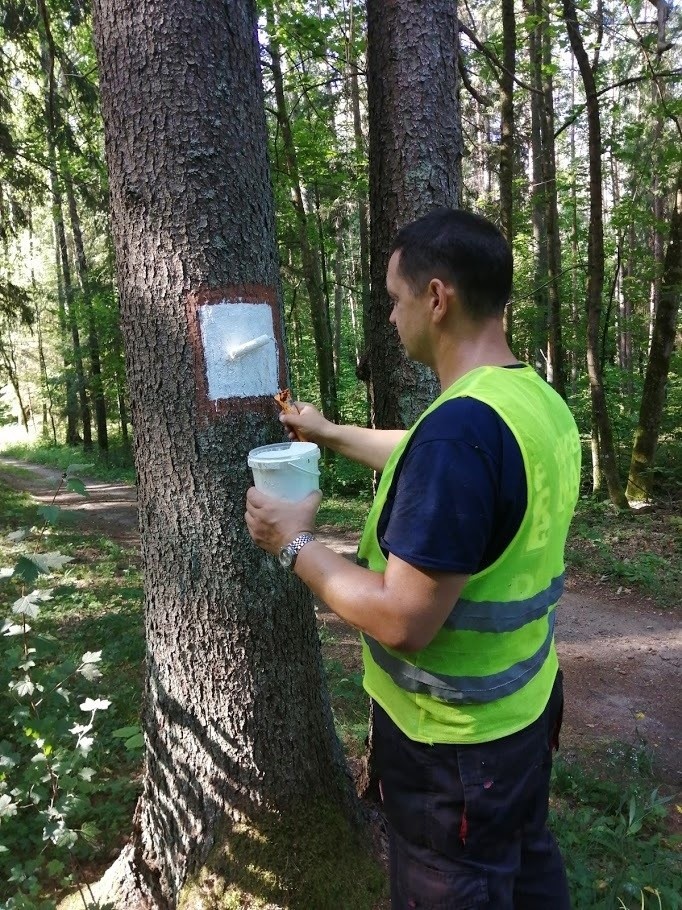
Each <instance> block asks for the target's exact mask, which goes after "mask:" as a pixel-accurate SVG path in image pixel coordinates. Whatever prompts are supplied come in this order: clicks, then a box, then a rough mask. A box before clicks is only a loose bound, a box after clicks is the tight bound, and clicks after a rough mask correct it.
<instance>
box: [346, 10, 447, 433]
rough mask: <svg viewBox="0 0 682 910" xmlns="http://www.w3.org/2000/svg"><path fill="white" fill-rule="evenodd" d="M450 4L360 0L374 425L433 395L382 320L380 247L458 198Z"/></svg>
mask: <svg viewBox="0 0 682 910" xmlns="http://www.w3.org/2000/svg"><path fill="white" fill-rule="evenodd" d="M457 54H458V25H457V7H456V3H453V2H451V0H432V2H430V3H422V2H420V0H404V2H402V3H385V2H383V0H368V3H367V56H368V61H367V65H368V96H369V167H370V178H369V182H370V251H371V299H370V306H369V309H368V311H367V312H365V314H364V317H365V318H364V325H365V339H366V344H367V358H366V359H367V365H368V368H369V383H370V397H371V401H372V411H373V423H374V425H375V426H377V427H383V428H386V427H393V428H396V427H407V426H410V424H412V423H413V422H414V420H415V418H416V417H417V416H418V415H419V414H420V413H421V412H422V411H423V410H424V408H425V407H426V406H427V405H428V404H430V403H431V401H433V399H434V397H435V396H436V395H437V393H438V385H437V382H436V380H435V378H434V376H433V374H432V373H431V371H430V370H427V369H426V368H425V367H423V366H421V365H420V364H415V363H411V362H409V361H408V360H407V358H406V356H405V353H404V351H403V350H402V349H401V346H400V342H399V340H398V336H397V334H396V332H395V330H394V328H393V327H392V326H391V325H390V324H389V322H388V317H389V311H390V306H389V300H388V296H387V294H386V267H387V265H388V249H389V245H390V242H391V240H392V238H393V236H394V235H395V233H396V231H397V230H398V228H400V227H401V226H402V225H404V224H405V223H406V222H409V221H412V220H413V219H415V218H418V217H419V216H421V215H424V214H426V213H427V212H429V211H430V210H432V209H434V208H436V207H438V206H445V205H447V206H456V205H457V204H458V201H459V198H460V187H459V183H458V177H459V160H460V158H461V154H462V140H461V129H460V121H459V104H458V99H457Z"/></svg>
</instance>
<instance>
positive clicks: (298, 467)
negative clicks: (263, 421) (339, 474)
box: [248, 442, 320, 502]
mask: <svg viewBox="0 0 682 910" xmlns="http://www.w3.org/2000/svg"><path fill="white" fill-rule="evenodd" d="M319 460H320V450H319V449H318V447H317V446H316V445H315V443H314V442H280V443H277V444H276V445H272V446H259V447H258V448H257V449H251V451H250V452H249V457H248V464H249V467H250V468H251V470H252V471H253V482H254V485H255V487H256V489H257V490H260V491H261V493H267V494H268V496H277V497H278V498H279V499H288V500H289V501H290V502H298V501H299V500H300V499H305V497H306V496H307V495H308V494H309V493H312V492H313V490H319V489H320V471H319V468H318V466H317V465H318V461H319Z"/></svg>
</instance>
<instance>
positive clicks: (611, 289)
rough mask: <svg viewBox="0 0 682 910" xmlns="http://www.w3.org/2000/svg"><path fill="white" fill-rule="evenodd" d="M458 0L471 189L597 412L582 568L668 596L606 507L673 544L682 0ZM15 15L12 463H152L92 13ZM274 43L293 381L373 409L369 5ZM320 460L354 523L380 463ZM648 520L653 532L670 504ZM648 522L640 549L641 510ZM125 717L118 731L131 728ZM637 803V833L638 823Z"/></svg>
mask: <svg viewBox="0 0 682 910" xmlns="http://www.w3.org/2000/svg"><path fill="white" fill-rule="evenodd" d="M458 15H459V39H460V47H459V57H458V68H459V87H458V94H459V104H460V116H461V129H462V135H463V150H464V154H463V158H462V161H461V173H460V174H459V175H458V185H459V187H460V196H461V198H460V200H459V201H460V204H461V205H462V206H464V207H466V208H471V209H473V210H475V211H479V212H481V213H482V214H484V215H486V216H488V217H489V218H491V219H492V220H493V221H495V222H496V223H497V224H499V225H500V227H501V228H502V230H503V231H504V232H505V234H506V236H507V237H508V238H509V239H510V242H511V243H512V245H513V249H514V255H515V266H516V272H515V282H514V292H513V297H512V301H511V304H510V307H509V309H508V313H507V330H508V334H509V336H510V339H511V343H512V347H513V348H514V350H515V351H516V353H517V355H518V356H519V358H520V359H523V360H526V361H528V362H530V363H533V364H534V365H535V366H536V368H537V369H538V370H539V371H540V372H541V373H542V374H543V375H544V376H545V377H546V378H547V380H548V381H549V382H551V383H552V384H553V385H554V386H555V387H556V388H557V389H558V390H559V391H560V393H561V394H563V395H565V397H566V398H567V400H568V402H569V404H570V406H571V408H572V410H573V413H574V415H575V416H576V420H577V421H578V424H579V428H580V431H581V435H582V437H583V440H584V443H585V456H586V457H585V459H584V476H583V489H582V493H583V496H584V502H583V508H584V510H585V515H587V516H589V520H590V521H592V526H591V528H590V530H589V531H587V532H586V534H587V537H588V538H589V541H590V545H591V547H592V549H591V550H590V549H589V548H587V551H586V553H585V552H583V553H581V552H580V549H579V548H578V550H577V551H576V555H575V559H576V561H580V560H581V559H582V560H583V565H582V568H584V569H585V570H586V571H588V570H590V569H591V570H592V571H593V572H596V573H597V574H599V573H600V572H602V570H603V569H604V565H605V563H606V565H607V569H608V571H613V570H614V566H615V565H616V563H617V564H618V571H619V572H620V573H621V575H620V578H621V580H622V581H623V584H633V583H634V584H637V583H643V584H645V585H648V586H649V589H650V590H658V591H660V592H663V599H664V600H665V601H666V602H667V603H672V602H673V601H674V600H675V594H674V591H675V589H676V587H677V585H678V583H679V559H678V560H677V563H678V569H677V570H676V569H675V564H674V562H673V560H671V559H670V553H666V552H665V551H664V550H659V551H653V552H644V553H636V552H634V551H633V550H632V548H631V549H629V550H628V551H627V552H625V553H624V554H623V556H622V558H621V559H614V557H613V550H614V546H615V544H616V543H618V538H617V535H615V541H612V540H611V539H609V537H608V533H609V531H608V528H607V526H608V525H609V524H610V523H612V522H613V520H614V519H613V517H612V513H611V512H607V511H606V507H605V506H604V505H599V503H600V502H601V503H604V502H607V503H610V504H611V505H612V506H614V507H616V508H618V509H620V510H625V509H627V508H628V507H629V505H637V506H641V505H642V504H646V506H647V508H651V505H652V504H654V505H655V507H656V508H657V509H658V512H657V513H656V514H657V515H658V516H662V518H661V520H662V522H663V523H664V524H665V525H666V527H667V529H668V533H669V537H668V538H666V540H674V538H675V536H677V537H678V539H679V528H680V525H679V502H680V491H681V489H682V467H681V464H682V459H680V445H681V444H682V379H681V378H680V369H679V367H680V359H681V357H682V354H681V352H680V324H679V300H680V286H681V282H682V277H681V273H682V217H681V209H682V201H681V198H680V197H681V196H682V159H681V153H680V148H682V127H681V121H682V98H681V95H680V79H681V78H682V63H681V60H680V55H681V50H680V27H681V21H680V16H679V10H676V9H675V8H673V7H670V6H668V5H667V4H665V3H663V2H658V3H651V2H646V3H630V4H628V3H624V2H621V3H610V2H598V3H592V2H585V3H581V4H580V6H579V9H578V10H577V11H576V10H575V8H574V7H573V5H572V4H571V3H570V2H564V4H563V5H562V6H554V5H552V4H549V5H545V4H543V3H541V2H539V0H524V2H523V3H513V2H509V0H502V2H501V3H499V2H490V3H481V4H476V5H475V6H474V5H471V6H469V5H467V4H466V3H463V4H461V5H460V7H459V11H458ZM2 17H3V18H2V32H3V44H2V56H1V58H0V153H1V155H2V157H1V158H0V219H1V230H0V237H1V240H2V247H1V250H0V381H5V380H6V386H5V387H4V388H3V390H2V398H0V421H1V422H2V423H3V424H4V427H3V428H0V433H2V437H1V438H2V440H3V442H4V445H5V447H6V451H7V452H8V453H10V454H14V455H17V454H20V455H23V456H25V457H28V458H30V459H32V460H34V461H35V460H41V461H44V462H47V463H53V464H61V465H63V466H66V465H67V464H69V463H74V462H79V461H83V462H88V463H97V464H98V466H99V469H100V470H101V471H102V472H104V474H105V475H108V476H109V477H113V476H116V477H119V478H128V479H130V480H134V478H135V474H134V469H133V466H132V454H131V444H130V436H131V430H130V423H131V421H130V400H129V396H128V388H127V384H126V377H125V355H124V346H123V342H122V337H121V334H120V326H119V307H118V296H117V289H116V282H115V264H114V252H113V242H112V237H111V229H110V221H109V208H108V180H107V170H106V165H105V161H104V143H103V126H102V119H101V112H100V99H99V92H98V75H97V64H96V59H95V52H94V48H93V39H92V23H91V18H90V9H89V5H88V4H87V3H80V2H63V0H62V2H57V0H38V2H37V3H36V4H33V3H21V2H4V3H3V4H2ZM567 22H569V23H571V22H576V23H577V27H576V28H570V27H567ZM259 38H260V42H261V52H262V53H261V65H262V69H263V79H264V87H265V95H266V116H267V123H268V130H269V146H270V147H269V157H270V164H271V169H272V177H273V181H274V191H275V199H276V212H277V219H276V224H277V239H278V247H279V257H280V273H281V279H282V288H283V304H284V307H283V311H284V321H285V327H286V334H287V340H288V351H289V362H290V370H291V386H292V388H293V390H294V393H295V395H296V396H297V397H298V398H300V399H305V400H311V401H314V402H317V403H318V404H319V405H320V406H321V407H322V408H323V410H324V411H325V413H326V414H327V415H328V416H329V417H331V418H332V419H339V420H342V421H350V422H355V423H360V424H368V423H371V422H372V420H373V419H374V418H375V417H376V413H375V410H374V408H373V404H374V402H373V401H372V399H371V396H368V391H367V384H366V380H367V378H368V366H367V359H366V356H365V352H366V333H365V327H366V326H367V324H368V322H369V318H368V317H369V316H371V308H372V306H373V305H374V304H373V300H374V299H376V298H373V296H372V292H373V291H376V288H374V289H372V288H371V287H370V275H371V268H370V261H369V257H370V248H369V240H368V237H369V210H370V199H369V195H370V194H369V187H370V168H371V167H372V163H371V162H370V161H369V160H368V153H367V148H368V140H367V137H368V122H367V111H368V97H367V92H368V88H367V81H366V22H365V9H364V4H361V3H353V2H351V0H339V2H304V0H298V2H295V0H291V2H283V0H282V2H264V3H263V4H262V5H261V19H260V30H259ZM424 40H428V39H426V38H425V39H424ZM397 126H398V130H400V129H403V130H404V131H405V135H407V134H408V133H409V132H410V131H411V130H413V125H412V124H410V123H409V122H404V123H401V124H398V125H397ZM424 162H425V166H426V167H427V166H428V151H427V150H425V153H424ZM385 306H386V313H387V302H385ZM389 367H390V363H389V360H388V359H387V363H386V375H384V376H383V377H381V376H380V375H378V373H377V370H379V371H380V365H379V366H377V363H376V362H375V363H373V364H372V369H373V370H374V380H375V382H376V381H377V380H378V381H379V382H382V383H383V384H384V385H389V386H390V383H391V375H390V371H389ZM412 416H415V415H412ZM403 422H405V423H409V415H407V416H406V417H405V418H404V419H403ZM323 476H324V485H325V490H326V492H327V493H328V494H329V496H330V501H333V502H335V503H337V504H338V508H339V509H340V510H341V511H342V512H343V510H345V512H344V514H345V515H349V514H351V515H352V516H353V517H352V518H351V519H347V518H346V519H345V520H346V521H351V522H352V521H355V520H356V516H357V514H358V512H357V508H356V506H357V504H358V503H359V504H360V505H362V503H363V502H366V501H367V500H368V498H369V496H370V495H371V488H372V478H371V475H370V474H369V472H367V471H364V470H362V469H359V468H357V467H355V466H353V465H351V464H349V463H347V462H344V461H343V460H342V459H336V460H333V461H332V460H327V462H326V464H325V470H324V472H323ZM69 482H70V484H71V485H72V488H73V489H77V488H78V481H76V480H75V479H74V478H71V479H70V481H69ZM638 513H641V516H640V515H639V514H638V516H637V519H635V520H639V521H640V523H641V522H644V521H646V520H647V514H650V513H647V512H646V510H641V509H638ZM595 529H596V530H595ZM676 532H677V534H676ZM633 536H634V537H635V538H636V540H637V541H638V542H639V544H641V539H642V535H641V524H640V531H639V532H638V533H637V534H635V535H633ZM625 537H626V538H628V534H626V535H625ZM675 546H677V545H675V544H674V543H673V553H674V554H677V553H678V552H679V551H678V550H676V549H675ZM595 548H596V551H597V554H598V555H599V557H600V559H597V560H596V561H595V552H594V550H595ZM607 551H608V553H607ZM586 554H587V555H586ZM590 561H592V562H593V565H590V566H588V565H585V563H589V562H590ZM676 572H677V574H676ZM676 579H677V581H676ZM88 653H89V652H88ZM340 679H342V680H344V679H345V677H343V676H340ZM343 685H344V684H343V683H342V684H341V688H342V689H343ZM346 694H347V693H346ZM344 697H345V696H344ZM127 720H128V721H129V723H128V724H127V725H126V726H122V727H121V728H120V729H123V730H126V729H127V730H129V731H130V730H132V729H133V727H134V726H135V718H134V717H130V718H128V719H127ZM355 722H356V723H357V722H358V721H357V718H356V719H355ZM136 736H137V733H135V732H132V733H131V734H130V736H129V741H133V740H135V737H136ZM131 748H132V749H133V750H134V748H135V746H132V747H131ZM571 786H573V784H571ZM0 799H1V797H0ZM652 805H653V807H654V808H653V809H652V810H651V811H650V812H649V810H647V812H649V814H650V815H651V814H654V815H655V814H656V811H658V809H660V804H659V803H658V802H657V800H656V799H654V801H653V804H652ZM627 811H628V813H632V812H634V815H633V816H632V818H630V820H629V822H630V828H632V827H633V826H634V825H635V824H636V823H638V822H639V816H638V815H637V812H636V809H635V810H633V809H632V806H631V804H628V807H627ZM645 814H646V812H645ZM640 827H641V826H640ZM627 830H629V829H627ZM656 836H658V835H656ZM619 843H620V842H619ZM62 846H64V845H62ZM67 846H68V845H67ZM54 861H55V862H60V860H54ZM39 865H40V864H39ZM41 869H42V866H41ZM35 871H36V870H31V869H28V871H27V870H26V869H25V870H24V873H25V875H26V876H28V877H30V876H31V875H33V874H34V872H35ZM62 871H63V870H60V869H57V867H54V869H53V873H54V875H53V877H55V876H56V878H57V879H58V878H59V876H60V875H61V874H62ZM24 873H21V872H20V873H17V875H18V876H19V877H20V876H21V874H24ZM37 879H40V875H37ZM645 880H646V876H645V877H644V878H641V880H640V879H638V881H639V882H640V885H643V883H644V882H645ZM575 882H576V880H575V877H574V880H573V883H574V887H577V885H576V884H575ZM649 884H650V886H651V887H652V888H654V890H655V885H656V882H655V881H653V880H652V881H651V882H650V883H649ZM586 887H587V886H586ZM595 887H596V886H595ZM598 890H599V889H598V888H597V891H598ZM635 891H637V898H638V899H639V896H640V893H641V896H642V900H644V899H645V895H644V891H641V892H640V891H638V890H637V889H635ZM609 893H612V894H613V895H616V894H617V888H615V887H614V889H613V890H612V892H611V891H610V892H609ZM651 893H652V894H653V893H654V892H653V891H652V892H651ZM616 899H617V898H616V896H614V897H613V901H614V903H613V906H619V905H618V904H616V903H615V901H616ZM594 905H595V906H600V904H598V903H595V904H594ZM27 906H28V905H27ZM584 906H588V904H587V903H584ZM590 906H591V905H590ZM604 906H607V904H604ZM652 906H655V905H654V904H652ZM664 906H665V905H664ZM671 906H672V904H671Z"/></svg>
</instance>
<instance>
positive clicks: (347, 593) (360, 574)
mask: <svg viewBox="0 0 682 910" xmlns="http://www.w3.org/2000/svg"><path fill="white" fill-rule="evenodd" d="M294 571H295V572H296V574H297V575H298V577H299V578H300V579H301V581H303V582H304V583H305V584H306V585H307V586H308V587H309V588H310V589H311V590H312V591H313V593H314V594H316V595H317V596H318V597H319V598H320V599H321V600H323V601H324V602H325V603H326V604H327V606H328V607H329V608H330V609H331V610H333V611H334V613H336V614H337V616H340V617H341V619H344V620H345V621H346V622H347V623H349V624H350V625H351V626H355V628H357V629H360V631H361V632H366V633H367V634H368V635H371V636H372V638H376V640H377V641H378V642H381V644H382V645H386V646H387V647H389V648H395V649H396V650H397V651H405V652H408V653H410V652H413V651H420V650H421V649H422V648H425V647H426V646H427V645H428V644H430V642H431V641H432V640H433V638H434V637H435V635H436V633H437V632H438V631H439V629H440V628H441V627H442V625H443V623H444V622H445V620H446V619H447V617H448V616H449V615H450V613H451V612H452V609H453V607H454V606H455V604H456V603H457V600H458V598H459V595H460V593H461V592H462V589H463V588H464V585H465V584H466V582H467V580H468V578H469V576H468V575H456V574H454V573H450V572H432V571H430V570H425V569H418V568H416V567H415V566H411V565H410V564H409V563H407V562H404V561H403V560H402V559H399V558H398V557H397V556H393V555H392V554H389V557H388V565H387V566H386V571H385V572H383V573H381V572H372V571H370V570H369V569H364V568H362V567H361V566H358V565H354V564H353V563H350V562H349V561H348V560H347V559H344V558H343V557H342V556H339V554H338V553H335V552H334V551H333V550H330V549H329V548H328V547H325V546H324V545H323V544H321V543H320V542H319V541H317V540H313V541H311V542H310V543H308V544H306V545H305V547H304V548H303V549H302V550H301V552H300V553H299V556H298V559H297V560H296V566H295V568H294Z"/></svg>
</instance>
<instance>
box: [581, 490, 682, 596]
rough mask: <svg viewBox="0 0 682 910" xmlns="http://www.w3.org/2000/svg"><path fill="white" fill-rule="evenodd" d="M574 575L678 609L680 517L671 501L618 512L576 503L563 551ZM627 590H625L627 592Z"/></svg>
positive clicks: (681, 544) (589, 501) (681, 569)
mask: <svg viewBox="0 0 682 910" xmlns="http://www.w3.org/2000/svg"><path fill="white" fill-rule="evenodd" d="M566 564H567V566H568V568H569V570H570V569H572V570H574V573H575V574H578V575H581V576H584V577H588V578H592V579H595V578H596V579H598V580H600V581H605V582H608V583H609V584H611V586H612V587H614V588H616V589H618V588H621V589H623V590H625V591H626V593H630V592H636V593H640V594H642V595H646V596H650V597H652V598H654V597H655V599H656V604H657V605H658V606H660V607H673V606H676V605H679V594H680V590H682V517H680V511H679V507H678V506H676V505H675V504H674V503H673V504H670V505H667V506H663V505H661V506H658V507H657V508H655V509H653V510H652V511H646V512H645V511H632V512H618V511H616V510H615V509H614V508H613V507H612V506H611V505H610V503H608V502H600V501H597V500H594V499H592V498H584V499H581V500H580V501H579V502H578V506H577V509H576V514H575V517H574V519H573V524H572V526H571V531H570V534H569V538H568V545H567V548H566ZM626 589H629V591H627V590H626Z"/></svg>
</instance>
